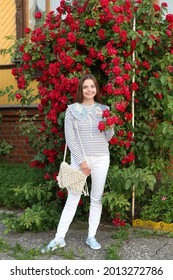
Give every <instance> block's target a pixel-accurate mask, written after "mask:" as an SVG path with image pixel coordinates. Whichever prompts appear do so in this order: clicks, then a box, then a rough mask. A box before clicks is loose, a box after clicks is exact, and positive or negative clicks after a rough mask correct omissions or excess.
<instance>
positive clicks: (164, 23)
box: [11, 0, 173, 193]
mask: <svg viewBox="0 0 173 280" xmlns="http://www.w3.org/2000/svg"><path fill="white" fill-rule="evenodd" d="M151 2H152V1H148V0H143V1H142V0H136V1H130V0H125V1H121V0H112V1H110V0H88V1H73V3H72V4H71V3H70V2H69V1H64V0H62V1H61V3H60V6H59V7H57V9H56V11H55V12H53V11H50V12H49V13H48V14H47V15H46V16H45V15H43V14H42V13H40V12H39V13H36V15H35V17H36V26H35V28H34V29H33V30H31V29H30V28H25V38H24V39H20V40H18V41H17V42H16V44H15V46H14V48H15V52H13V53H12V56H13V59H15V60H17V61H19V63H17V64H16V67H15V68H14V69H13V70H12V74H13V75H14V76H15V78H16V79H17V83H18V89H17V91H16V92H15V95H13V96H11V98H16V99H17V100H18V101H19V102H20V103H21V104H23V105H25V104H31V103H33V102H35V100H37V101H38V100H39V104H38V109H39V112H40V115H42V116H43V121H42V122H41V125H40V127H38V130H37V133H36V134H35V135H34V137H33V136H32V134H29V135H28V141H29V143H30V144H31V145H32V146H34V148H35V149H36V150H37V155H36V156H35V158H34V159H33V161H32V162H31V166H33V167H39V168H45V180H55V178H56V174H57V170H58V166H59V163H60V161H61V160H62V154H63V150H64V129H63V124H64V112H65V110H66V108H67V106H68V104H71V103H72V102H74V101H75V97H76V89H77V85H78V82H79V79H80V78H81V76H82V75H84V74H86V73H92V74H93V75H94V76H96V78H97V79H98V81H99V84H100V89H101V93H102V99H103V102H104V103H106V104H107V105H109V106H110V111H107V110H106V111H104V112H103V120H102V122H100V123H99V129H100V131H101V132H100V133H102V132H103V131H104V130H105V129H107V126H108V125H110V124H112V123H114V125H115V135H114V136H113V138H112V139H111V141H110V151H111V167H112V168H114V167H116V168H117V169H116V170H123V172H126V173H128V169H129V170H131V169H130V168H131V165H133V166H134V168H140V169H142V170H143V171H144V170H145V171H146V170H148V171H149V172H150V174H152V175H154V176H156V174H157V173H158V172H163V171H164V170H165V169H166V167H167V166H168V164H169V162H170V155H171V153H172V136H173V130H172V120H173V117H172V116H173V81H172V78H173V66H172V65H173V15H172V14H167V4H166V3H165V2H164V3H162V4H161V5H160V6H159V5H156V4H154V5H153V4H152V3H151ZM33 79H36V80H37V82H38V86H37V92H36V93H35V94H33V89H32V88H31V86H30V84H31V81H32V80H33ZM132 109H134V110H132ZM134 170H135V169H134ZM133 172H134V171H133ZM133 172H130V173H129V175H127V174H126V175H127V176H126V180H127V181H126V182H125V188H126V190H128V189H130V187H131V186H132V183H133V180H132V179H131V176H132V173H133ZM113 174H114V176H115V174H116V172H114V173H113ZM124 174H125V173H124ZM112 178H114V177H113V175H112ZM136 178H138V177H136ZM150 179H151V177H150ZM112 180H113V179H112ZM129 180H130V183H129ZM120 181H121V180H118V181H117V186H118V184H119V182H120ZM136 182H137V180H136ZM147 182H148V185H149V186H150V188H152V187H153V185H154V184H155V179H153V178H152V181H150V182H149V179H148V181H147ZM110 184H111V185H112V182H110ZM113 185H116V183H115V184H113ZM109 187H110V186H109ZM140 187H141V185H140ZM111 188H112V187H111ZM123 188H124V183H122V184H121V190H120V191H123ZM141 193H142V192H141Z"/></svg>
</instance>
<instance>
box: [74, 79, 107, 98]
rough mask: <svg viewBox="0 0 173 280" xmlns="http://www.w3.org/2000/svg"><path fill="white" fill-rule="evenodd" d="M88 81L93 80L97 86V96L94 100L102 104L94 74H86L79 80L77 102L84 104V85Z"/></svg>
mask: <svg viewBox="0 0 173 280" xmlns="http://www.w3.org/2000/svg"><path fill="white" fill-rule="evenodd" d="M87 79H89V80H92V81H93V82H94V84H95V86H96V95H95V96H94V100H95V101H96V102H98V103H102V100H101V97H100V89H99V85H98V82H97V80H96V78H95V77H94V76H93V75H92V74H86V75H85V76H83V77H82V78H81V79H80V80H79V84H78V88H77V94H76V102H79V103H82V101H83V83H84V82H85V80H87Z"/></svg>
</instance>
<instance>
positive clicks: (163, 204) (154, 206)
mask: <svg viewBox="0 0 173 280" xmlns="http://www.w3.org/2000/svg"><path fill="white" fill-rule="evenodd" d="M172 203H173V183H172V181H171V182H170V181H169V180H166V181H165V182H164V184H162V185H161V186H160V188H159V190H158V191H156V192H155V193H154V194H153V195H152V198H151V199H149V201H148V202H147V204H146V205H145V206H144V207H143V208H142V210H141V219H143V220H152V221H157V222H159V221H164V222H165V223H172V221H173V208H172Z"/></svg>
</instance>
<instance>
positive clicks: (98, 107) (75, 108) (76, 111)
mask: <svg viewBox="0 0 173 280" xmlns="http://www.w3.org/2000/svg"><path fill="white" fill-rule="evenodd" d="M107 108H108V106H106V105H102V104H100V103H97V102H96V103H94V104H92V105H84V104H81V103H78V102H76V103H74V104H71V105H69V106H68V109H69V110H70V111H71V113H72V114H73V116H74V117H75V118H76V119H78V120H84V119H87V117H88V114H90V116H92V118H93V119H100V118H102V114H103V110H105V109H107Z"/></svg>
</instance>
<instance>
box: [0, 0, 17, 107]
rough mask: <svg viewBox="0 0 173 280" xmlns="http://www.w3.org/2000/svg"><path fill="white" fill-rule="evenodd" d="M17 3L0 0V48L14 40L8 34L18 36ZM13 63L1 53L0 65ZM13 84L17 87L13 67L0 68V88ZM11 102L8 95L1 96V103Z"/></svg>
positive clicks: (8, 56)
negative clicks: (12, 71)
mask: <svg viewBox="0 0 173 280" xmlns="http://www.w3.org/2000/svg"><path fill="white" fill-rule="evenodd" d="M15 16H16V4H15V0H10V1H9V0H1V1H0V49H4V48H9V47H10V46H11V45H12V44H13V43H14V41H13V40H7V39H6V36H14V39H15V37H16V18H15ZM9 64H11V61H10V55H5V56H2V55H0V65H1V66H2V65H9ZM9 85H13V86H14V87H15V88H16V80H15V79H14V77H13V75H12V74H11V69H0V89H1V90H3V89H5V88H6V86H9ZM5 104H9V102H8V100H7V97H5V96H4V97H0V105H5Z"/></svg>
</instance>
